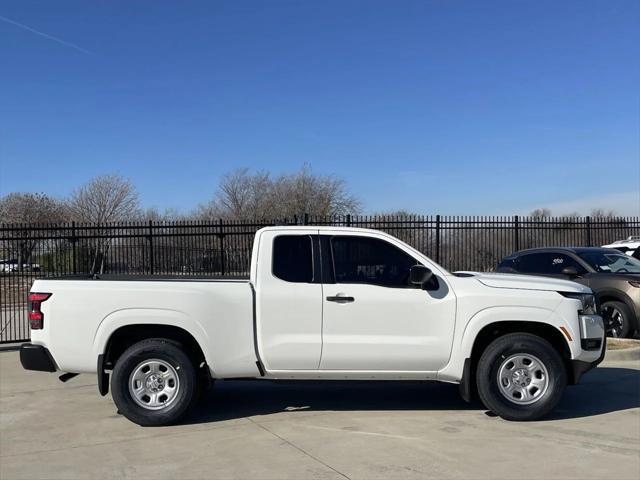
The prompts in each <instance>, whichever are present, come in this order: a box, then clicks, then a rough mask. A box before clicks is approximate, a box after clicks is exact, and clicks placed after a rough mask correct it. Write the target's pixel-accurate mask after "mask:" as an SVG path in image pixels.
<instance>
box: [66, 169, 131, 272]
mask: <svg viewBox="0 0 640 480" xmlns="http://www.w3.org/2000/svg"><path fill="white" fill-rule="evenodd" d="M69 211H70V215H71V218H72V219H73V220H77V221H80V222H85V223H92V224H97V225H98V226H100V227H101V228H100V229H99V230H96V231H95V233H96V236H97V237H98V239H96V240H90V241H88V242H87V244H86V248H87V249H88V252H87V253H88V254H89V255H90V258H92V261H91V267H90V273H92V274H93V273H103V272H104V267H105V261H106V258H107V255H108V253H109V249H110V248H111V245H112V238H111V236H112V235H113V234H112V233H111V232H112V229H113V225H110V224H112V223H113V222H121V221H131V220H132V219H136V218H140V203H139V200H138V192H137V191H136V189H135V187H134V185H133V183H131V181H130V180H129V179H126V178H124V177H121V176H120V175H103V176H99V177H95V178H94V179H93V180H91V181H90V182H88V183H87V184H85V185H83V186H81V187H80V188H78V189H77V190H76V191H75V192H73V194H72V195H71V199H70V201H69Z"/></svg>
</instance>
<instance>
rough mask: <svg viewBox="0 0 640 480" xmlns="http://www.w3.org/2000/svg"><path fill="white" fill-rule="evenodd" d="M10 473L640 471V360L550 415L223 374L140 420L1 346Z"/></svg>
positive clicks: (1, 416) (582, 388)
mask: <svg viewBox="0 0 640 480" xmlns="http://www.w3.org/2000/svg"><path fill="white" fill-rule="evenodd" d="M0 478H1V479H2V480H9V479H17V478H25V479H27V478H28V479H36V478H60V479H62V478H64V479H74V478H87V479H88V478H91V479H94V478H135V479H138V480H139V479H147V478H149V479H163V478H172V479H173V478H181V479H188V478H257V479H262V478H296V479H297V478H315V479H323V478H337V479H340V478H354V479H365V478H385V479H386V478H505V479H513V478H519V479H529V478H579V479H587V478H615V479H622V478H630V479H636V480H637V479H638V478H640V362H618V363H611V362H605V364H604V365H603V367H601V368H598V369H597V370H596V371H594V372H591V373H589V374H587V376H585V377H584V381H583V383H582V384H581V385H578V386H575V387H570V388H569V389H568V390H567V393H566V395H565V397H564V400H563V401H562V403H561V405H560V408H559V409H558V410H557V411H556V413H555V414H554V416H553V417H552V418H550V419H548V420H546V421H541V422H533V423H526V424H525V423H510V422H506V421H504V420H502V419H500V418H494V417H490V416H488V415H486V414H485V412H484V410H483V409H482V408H481V407H480V406H479V405H474V406H468V405H466V404H465V403H464V402H462V400H460V399H459V397H458V395H457V389H456V387H455V386H452V385H444V384H393V383H377V384H362V383H361V384H357V385H353V384H352V385H346V384H344V385H342V384H335V383H332V384H322V383H315V382H313V383H305V384H300V383H296V384H284V385H283V384H273V383H269V382H226V383H225V382H219V383H218V384H216V387H215V388H214V390H213V391H212V392H210V394H209V395H208V396H207V398H206V400H205V401H204V402H203V405H202V406H201V407H200V408H199V410H198V411H197V412H196V413H195V414H194V415H193V416H192V417H191V418H190V419H189V421H188V423H187V424H185V425H180V426H175V427H164V428H142V427H138V426H137V425H134V424H132V423H129V422H128V421H127V420H126V419H125V418H124V417H122V416H120V415H117V414H116V410H115V407H114V405H113V403H112V402H111V398H110V397H104V398H103V397H100V396H99V394H98V392H97V389H96V384H95V380H94V378H93V376H86V375H84V376H80V377H77V378H75V379H73V380H71V381H70V382H69V383H67V384H62V383H61V382H59V381H58V380H57V377H56V376H55V375H52V374H47V373H36V372H26V371H23V370H22V369H21V368H19V363H18V356H17V353H15V352H2V353H0Z"/></svg>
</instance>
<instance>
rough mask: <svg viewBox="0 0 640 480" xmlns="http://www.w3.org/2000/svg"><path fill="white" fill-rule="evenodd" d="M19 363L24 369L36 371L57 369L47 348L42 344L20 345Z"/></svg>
mask: <svg viewBox="0 0 640 480" xmlns="http://www.w3.org/2000/svg"><path fill="white" fill-rule="evenodd" d="M20 363H21V364H22V368H24V369H25V370H36V371H38V372H55V371H56V370H57V368H56V363H55V362H54V361H53V357H52V356H51V354H50V353H49V350H47V349H46V348H45V347H43V346H42V345H34V344H32V343H23V344H22V345H20Z"/></svg>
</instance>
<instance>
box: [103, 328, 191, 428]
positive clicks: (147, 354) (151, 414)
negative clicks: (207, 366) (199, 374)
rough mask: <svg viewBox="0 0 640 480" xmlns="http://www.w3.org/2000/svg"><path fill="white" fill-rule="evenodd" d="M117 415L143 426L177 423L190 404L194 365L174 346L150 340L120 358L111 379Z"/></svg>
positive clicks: (161, 340) (129, 349)
mask: <svg viewBox="0 0 640 480" xmlns="http://www.w3.org/2000/svg"><path fill="white" fill-rule="evenodd" d="M111 390H112V394H113V400H114V402H115V403H116V406H117V407H118V410H119V411H120V413H122V414H123V415H124V416H125V417H127V418H128V419H129V420H131V421H132V422H134V423H137V424H138V425H142V426H158V425H168V424H172V423H175V422H177V421H178V420H179V419H180V418H182V416H183V415H184V414H185V413H186V412H187V410H188V409H189V407H190V406H191V404H192V403H193V401H194V399H195V396H196V390H197V380H196V371H195V368H194V366H193V363H192V362H191V360H190V359H189V357H188V356H187V354H186V353H185V352H184V351H183V350H182V348H180V346H179V345H178V344H176V343H173V342H170V341H168V340H163V339H149V340H144V341H142V342H138V343H136V344H134V345H132V346H131V347H129V348H128V349H127V350H125V352H124V353H123V354H122V355H121V356H120V358H119V359H118V361H117V362H116V365H115V368H114V369H113V376H112V379H111Z"/></svg>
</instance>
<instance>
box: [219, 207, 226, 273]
mask: <svg viewBox="0 0 640 480" xmlns="http://www.w3.org/2000/svg"><path fill="white" fill-rule="evenodd" d="M218 226H219V228H220V233H219V234H218V238H220V274H221V275H224V274H225V272H226V270H225V268H224V232H223V230H224V225H223V223H222V219H220V220H218Z"/></svg>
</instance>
